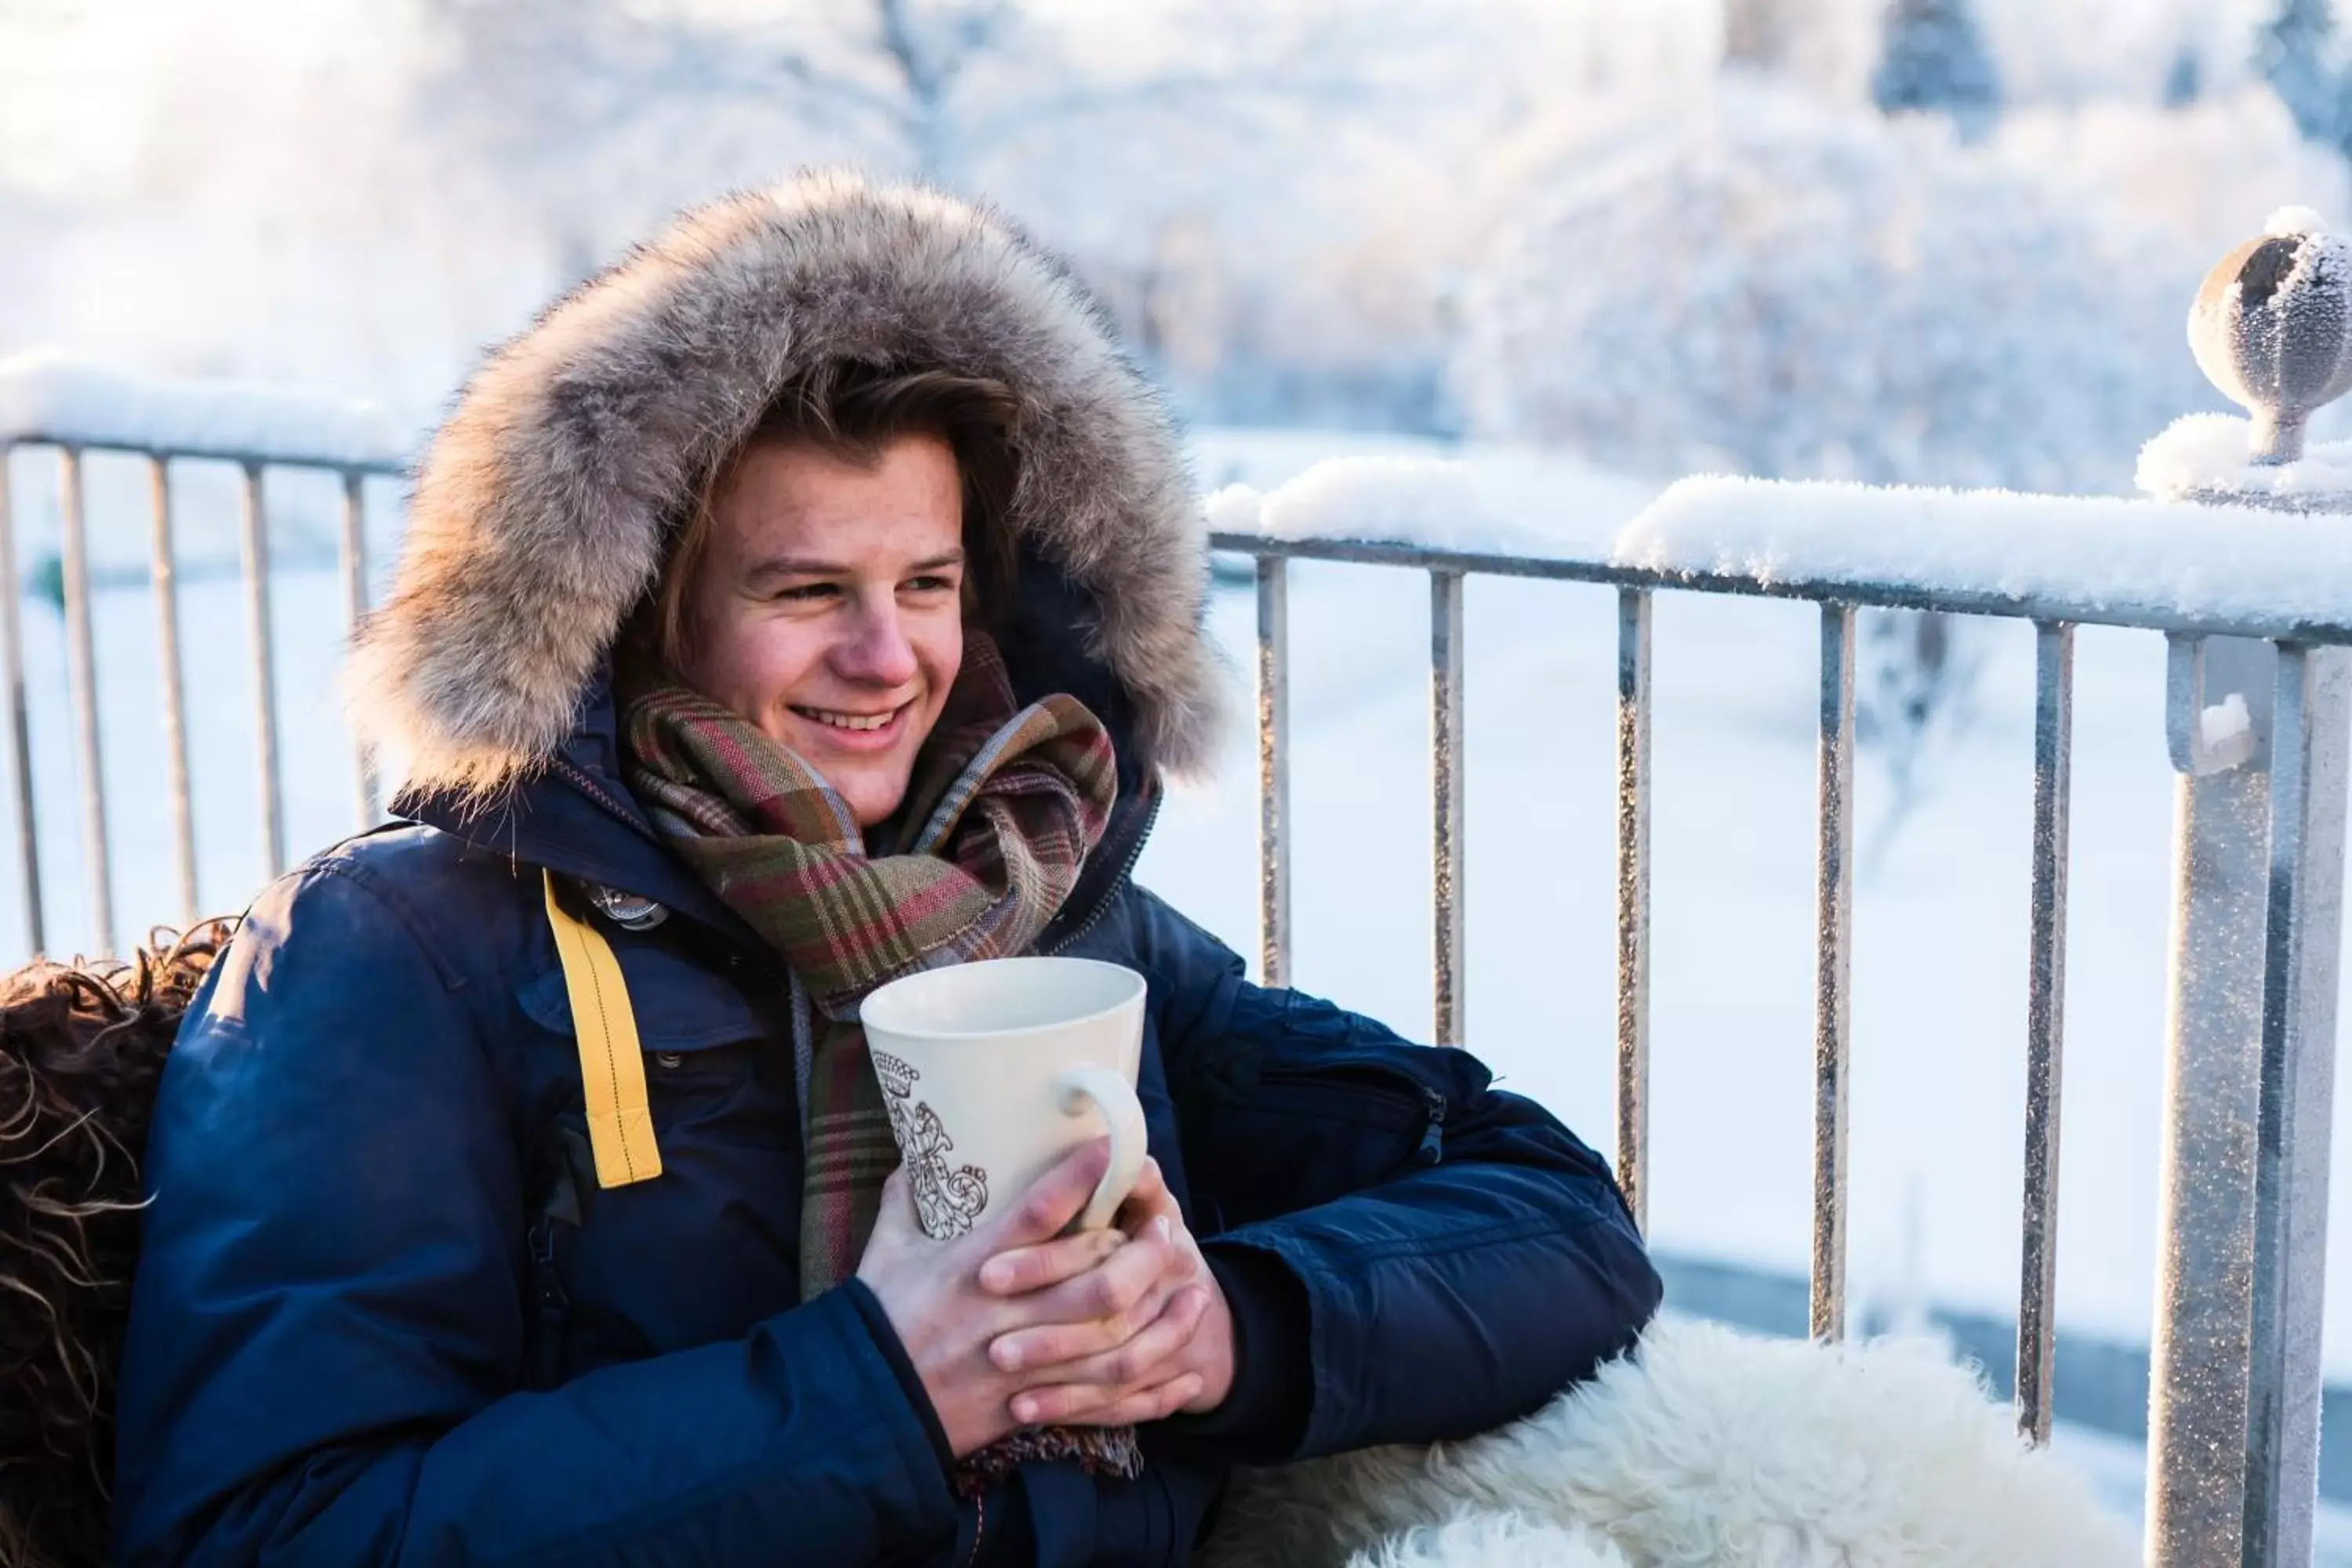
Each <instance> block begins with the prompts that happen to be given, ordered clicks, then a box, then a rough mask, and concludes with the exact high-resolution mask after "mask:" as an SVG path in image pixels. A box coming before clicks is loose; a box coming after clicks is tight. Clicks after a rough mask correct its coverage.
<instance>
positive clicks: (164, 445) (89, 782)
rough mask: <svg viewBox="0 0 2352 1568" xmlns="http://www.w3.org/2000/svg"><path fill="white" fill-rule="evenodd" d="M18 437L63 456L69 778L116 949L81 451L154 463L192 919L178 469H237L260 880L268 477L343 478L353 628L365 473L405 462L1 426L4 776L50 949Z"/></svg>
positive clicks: (279, 854)
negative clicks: (303, 473) (19, 519)
mask: <svg viewBox="0 0 2352 1568" xmlns="http://www.w3.org/2000/svg"><path fill="white" fill-rule="evenodd" d="M18 447H43V448H48V449H52V450H54V451H55V452H56V454H57V458H58V524H59V541H58V543H59V550H58V564H59V567H60V572H59V579H60V583H59V586H60V591H61V595H62V598H63V607H64V612H65V632H66V662H67V672H68V702H69V704H70V707H71V710H72V719H73V732H74V741H75V752H76V763H77V767H76V779H77V784H78V786H79V796H80V800H79V806H80V817H81V834H82V841H83V867H84V871H85V874H86V875H87V877H88V879H89V910H90V918H89V933H88V934H89V938H90V940H91V942H92V943H93V945H94V951H95V952H98V953H101V954H102V953H112V952H119V951H121V947H120V942H121V932H120V931H118V930H117V927H116V923H115V900H114V865H113V860H114V856H113V846H112V840H111V838H110V834H109V831H108V823H107V810H106V762H105V756H104V748H103V746H102V745H101V743H100V693H99V668H98V649H97V640H96V635H95V631H94V628H93V616H92V602H91V595H92V586H93V585H92V578H91V572H90V566H89V532H90V530H89V516H88V510H89V509H88V506H87V500H86V486H85V482H84V471H83V470H84V459H85V457H86V456H87V455H88V454H89V453H93V452H105V453H118V454H127V455H130V456H133V457H138V458H144V459H145V460H146V462H147V465H148V478H149V483H148V493H149V520H148V531H149V552H148V570H147V577H148V582H149V584H150V586H151V587H152V592H153V595H154V603H155V621H156V626H155V630H156V640H157V647H158V649H159V652H160V658H161V671H160V679H159V682H158V687H157V693H158V700H159V708H160V719H161V723H162V726H163V758H164V779H163V784H164V792H165V795H166V799H167V805H168V809H169V812H170V817H171V829H172V844H173V870H174V875H175V880H176V883H177V890H178V900H179V910H178V917H179V919H180V921H182V922H183V923H187V922H192V921H195V920H196V919H198V918H199V917H200V916H201V915H202V914H203V913H204V912H205V911H204V910H202V909H201V908H200V904H199V894H198V889H197V880H196V831H197V829H196V818H195V811H194V805H193V801H192V795H191V785H190V779H189V767H188V718H187V711H188V710H187V686H186V680H185V677H184V658H183V647H182V627H181V621H180V595H179V586H180V584H179V565H180V563H179V557H178V552H177V551H176V549H175V545H174V541H173V499H174V484H173V465H174V464H176V463H184V462H206V463H226V464H233V465H235V466H236V468H237V469H238V470H239V471H240V474H241V480H242V482H241V508H240V520H239V523H240V526H239V530H238V542H239V575H240V578H241V581H242V584H243V590H244V592H243V598H244V610H245V621H246V627H245V630H246V640H247V652H248V656H249V657H248V666H247V668H248V673H249V677H250V679H251V683H252V693H253V712H254V721H255V732H256V737H257V739H256V756H255V771H256V778H257V789H256V799H255V805H256V808H257V812H258V815H259V818H260V829H261V844H262V864H261V866H260V867H259V868H258V870H259V871H260V872H261V873H262V878H261V879H268V878H273V877H275V876H277V875H278V873H279V872H280V871H282V870H283V869H285V865H286V809H285V799H284V787H283V771H282V761H281V758H280V756H279V749H278V699H277V664H276V658H275V656H274V652H273V649H272V647H271V616H270V529H269V505H268V492H267V488H266V485H265V478H266V475H267V474H268V471H269V470H271V469H273V468H275V469H295V470H311V471H319V472H325V473H330V474H333V475H336V476H339V477H340V478H341V482H342V507H341V528H340V533H339V538H338V546H337V549H338V569H339V574H340V576H341V583H342V587H343V598H344V604H345V608H346V610H347V613H348V615H349V616H350V618H351V621H352V624H353V625H356V624H357V622H358V619H359V617H360V616H362V614H363V613H364V612H365V610H366V608H367V597H368V588H367V574H368V561H367V540H366V524H367V504H366V497H365V481H366V480H367V479H370V478H372V477H392V476H398V475H400V474H402V473H403V472H404V466H403V465H402V464H401V463H399V462H396V461H394V460H391V459H389V458H369V459H363V460H354V459H353V458H352V457H351V456H350V454H349V452H348V451H347V450H342V449H337V447H338V444H335V443H319V444H315V445H311V444H306V443H304V442H303V441H301V440H299V439H294V440H277V441H271V442H268V443H267V444H264V443H261V442H245V441H234V440H233V441H227V442H213V441H206V440H203V439H194V440H173V441H156V440H150V439H144V438H142V437H140V436H139V435H138V434H136V433H135V432H134V431H131V430H129V429H125V430H121V431H109V430H107V429H105V428H103V427H99V428H91V427H89V426H88V425H87V423H86V422H83V421H76V422H74V424H73V425H72V426H71V427H68V428H47V427H44V426H41V425H39V424H31V425H27V426H22V427H16V428H9V429H5V430H0V682H5V690H6V703H7V715H8V717H7V722H8V729H9V736H10V745H9V752H10V761H11V764H12V773H11V777H10V780H9V787H10V794H11V795H12V796H13V805H14V808H15V809H14V814H13V815H14V819H15V826H16V843H17V847H18V851H19V853H18V872H19V876H20V878H21V889H20V893H21V898H22V900H23V912H24V920H25V931H26V938H27V941H28V942H29V945H30V948H31V950H32V951H33V952H47V951H48V946H49V942H48V939H49V936H50V934H51V933H50V931H49V929H48V921H47V910H46V907H45V902H44V900H43V896H42V885H41V864H40V855H39V844H40V831H41V823H40V813H39V807H38V805H37V799H36V791H35V787H34V779H33V767H32V755H33V751H32V724H31V716H30V709H29V706H28V703H27V700H26V674H25V639H24V626H23V606H24V599H23V596H22V589H21V585H20V574H19V568H20V562H19V557H18V551H17V541H16V528H15V524H14V517H15V511H14V507H13V504H12V501H13V489H14V486H13V484H12V483H11V482H10V478H9V459H10V458H11V457H12V455H13V454H14V452H15V451H16V448H18ZM354 765H355V768H356V774H355V777H356V786H355V793H354V799H353V802H352V806H353V816H354V820H355V821H356V823H357V824H358V826H361V827H367V826H373V824H374V823H375V822H376V821H377V820H378V818H379V815H380V813H379V808H378V802H377V798H376V784H375V781H374V779H373V776H372V774H371V772H370V768H369V763H368V760H367V758H366V756H365V755H364V754H358V753H355V757H354Z"/></svg>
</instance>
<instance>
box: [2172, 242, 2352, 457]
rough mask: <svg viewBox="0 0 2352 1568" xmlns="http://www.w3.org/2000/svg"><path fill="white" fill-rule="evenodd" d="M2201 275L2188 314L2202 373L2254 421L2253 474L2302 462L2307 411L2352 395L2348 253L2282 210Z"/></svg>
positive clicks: (2351, 261) (2351, 255)
mask: <svg viewBox="0 0 2352 1568" xmlns="http://www.w3.org/2000/svg"><path fill="white" fill-rule="evenodd" d="M2265 230H2266V232H2264V233H2263V234H2262V235H2260V236H2257V237H2255V238H2252V239H2250V240H2248V241H2246V242H2245V243H2244V244H2243V245H2241V246H2239V247H2237V248H2236V249H2234V250H2232V251H2231V252H2230V254H2229V255H2227V256H2225V257H2223V258H2221V261H2220V263H2219V264H2218V265H2216V266H2215V267H2214V268H2213V270H2212V271H2210V272H2209V273H2207V274H2206V275H2205V282H2204V285H2203V286H2202V287H2201V288H2200V289H2198V291H2197V302H2196V303H2195V304H2194V305H2192V306H2191V307H2190V308H2189V348H2190V350H2191V351H2192V352H2194V353H2195V354H2196V356H2197V363H2198V366H2199V368H2200V369H2201V370H2203V371H2204V373H2205V374H2206V375H2207V376H2209V377H2210V378H2211V380H2212V382H2213V384H2214V385H2215V386H2218V387H2220V388H2221V391H2222V393H2223V394H2224V395H2227V396H2228V397H2229V398H2230V399H2231V401H2232V402H2234V403H2236V404H2238V405H2241V406H2242V407H2243V408H2244V409H2245V410H2246V411H2247V412H2248V413H2249V414H2251V415H2252V416H2253V425H2252V435H2251V442H2250V445H2251V448H2252V453H2251V455H2252V459H2253V461H2254V462H2256V463H2258V464H2284V463H2292V462H2294V461H2295V460H2296V459H2297V458H2301V457H2302V456H2303V431H2304V422H2305V420H2306V419H2308V418H2309V417H2310V416H2311V412H2312V410H2314V409H2315V408H2318V407H2320V406H2321V405H2324V404H2326V403H2329V402H2331V401H2333V400H2334V399H2335V398H2336V397H2338V396H2341V395H2343V394H2344V393H2345V392H2346V391H2347V389H2352V353H2347V348H2352V247H2347V246H2346V244H2345V242H2344V241H2342V240H2341V239H2338V238H2336V237H2334V236H2332V235H2329V234H2328V233H2326V229H2325V227H2324V226H2322V224H2321V223H2320V221H2319V217H2318V215H2317V214H2315V213H2314V212H2312V211H2310V210H2309V209H2307V208H2303V207H2284V208H2281V209H2280V210H2279V211H2278V212H2276V213H2274V214H2273V215H2272V217H2271V221H2270V222H2269V224H2267V225H2266V226H2265Z"/></svg>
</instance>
